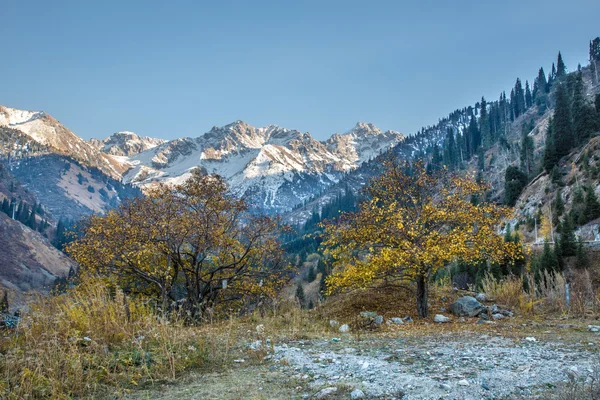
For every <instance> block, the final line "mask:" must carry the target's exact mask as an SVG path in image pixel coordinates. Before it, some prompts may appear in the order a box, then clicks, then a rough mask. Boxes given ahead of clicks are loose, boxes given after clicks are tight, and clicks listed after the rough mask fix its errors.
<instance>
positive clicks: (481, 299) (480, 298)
mask: <svg viewBox="0 0 600 400" xmlns="http://www.w3.org/2000/svg"><path fill="white" fill-rule="evenodd" d="M475 300H477V301H479V302H484V301H486V300H487V296H486V295H485V293H477V296H475Z"/></svg>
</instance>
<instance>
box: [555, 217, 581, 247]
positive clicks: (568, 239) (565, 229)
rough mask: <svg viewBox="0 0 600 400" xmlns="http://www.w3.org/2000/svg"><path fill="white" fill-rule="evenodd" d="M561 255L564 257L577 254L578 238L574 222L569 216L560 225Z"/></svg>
mask: <svg viewBox="0 0 600 400" xmlns="http://www.w3.org/2000/svg"><path fill="white" fill-rule="evenodd" d="M559 245H560V254H561V256H562V257H570V256H574V255H575V254H576V253H577V238H576V236H575V228H574V227H573V221H571V218H570V217H569V216H567V217H566V218H565V219H563V220H562V222H561V224H560V238H559Z"/></svg>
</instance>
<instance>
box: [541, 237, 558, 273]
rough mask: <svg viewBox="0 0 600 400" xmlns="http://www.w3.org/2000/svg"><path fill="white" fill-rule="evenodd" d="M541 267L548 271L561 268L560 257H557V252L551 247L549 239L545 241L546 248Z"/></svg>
mask: <svg viewBox="0 0 600 400" xmlns="http://www.w3.org/2000/svg"><path fill="white" fill-rule="evenodd" d="M555 246H556V245H555ZM540 268H541V269H542V270H545V271H548V272H552V271H558V270H559V263H558V258H556V253H555V252H554V251H553V250H552V248H551V247H550V242H548V240H545V241H544V250H543V252H542V256H541V258H540Z"/></svg>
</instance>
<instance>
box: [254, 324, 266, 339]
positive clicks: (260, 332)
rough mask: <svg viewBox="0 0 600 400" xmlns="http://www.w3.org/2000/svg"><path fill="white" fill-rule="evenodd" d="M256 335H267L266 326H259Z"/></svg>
mask: <svg viewBox="0 0 600 400" xmlns="http://www.w3.org/2000/svg"><path fill="white" fill-rule="evenodd" d="M256 333H257V334H258V336H260V337H263V336H264V335H265V326H264V325H263V324H260V325H258V326H257V327H256Z"/></svg>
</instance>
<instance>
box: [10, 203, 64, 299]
mask: <svg viewBox="0 0 600 400" xmlns="http://www.w3.org/2000/svg"><path fill="white" fill-rule="evenodd" d="M74 268H75V262H74V261H72V260H71V259H70V258H68V257H67V256H66V255H64V254H63V253H62V252H60V251H59V250H57V249H56V248H54V247H53V246H52V244H50V242H49V241H48V240H47V239H46V238H44V237H42V235H41V234H40V233H39V232H36V231H34V230H32V229H30V228H28V227H27V226H25V225H23V224H22V223H20V222H18V221H15V220H13V219H11V218H9V217H8V216H7V215H5V214H3V213H0V286H1V287H3V288H5V289H7V290H9V292H10V293H11V296H10V298H11V305H12V306H18V305H21V301H22V300H23V297H22V295H21V294H22V293H24V292H27V291H29V290H34V291H37V292H42V293H43V292H48V290H49V289H50V288H51V287H52V286H53V284H54V282H55V280H56V279H57V278H66V277H67V276H68V275H69V273H70V271H71V270H72V269H74Z"/></svg>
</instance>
